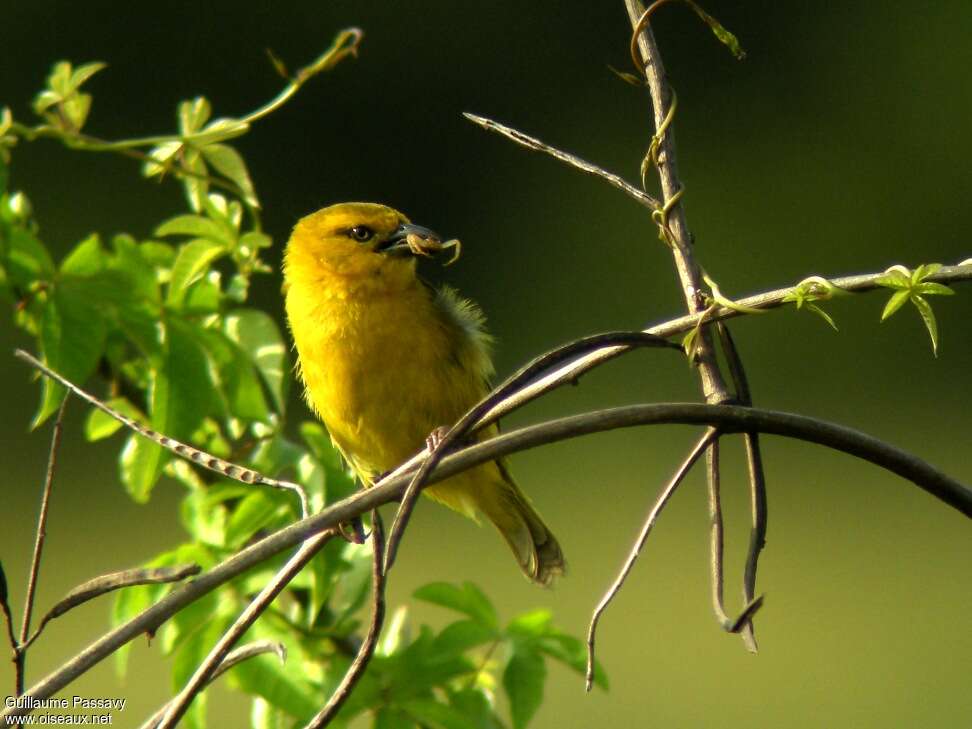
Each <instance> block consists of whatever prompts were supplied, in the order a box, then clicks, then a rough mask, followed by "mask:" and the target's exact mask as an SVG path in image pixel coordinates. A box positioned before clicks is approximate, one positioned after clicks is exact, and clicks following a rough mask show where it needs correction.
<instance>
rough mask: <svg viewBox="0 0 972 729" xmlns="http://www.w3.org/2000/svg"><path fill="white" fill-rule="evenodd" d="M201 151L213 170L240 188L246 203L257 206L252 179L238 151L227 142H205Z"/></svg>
mask: <svg viewBox="0 0 972 729" xmlns="http://www.w3.org/2000/svg"><path fill="white" fill-rule="evenodd" d="M202 153H203V156H204V157H205V158H206V161H207V162H208V163H209V164H210V165H211V166H212V168H213V169H214V170H216V171H217V172H219V174H221V175H222V176H223V177H225V178H227V179H228V180H230V181H231V182H232V183H233V184H234V185H236V186H237V187H238V188H239V189H240V192H241V193H242V197H243V199H244V200H245V201H246V202H247V204H248V205H251V206H253V207H259V202H258V201H257V198H256V192H255V191H254V189H253V181H252V180H251V179H250V173H249V172H247V169H246V162H244V161H243V157H242V156H241V155H240V153H239V152H237V151H236V150H235V149H233V148H232V147H230V146H229V145H227V144H207V145H206V146H205V147H203V148H202Z"/></svg>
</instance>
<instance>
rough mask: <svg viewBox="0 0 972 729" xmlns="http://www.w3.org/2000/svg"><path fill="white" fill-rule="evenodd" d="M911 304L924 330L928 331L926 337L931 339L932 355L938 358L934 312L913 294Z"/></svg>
mask: <svg viewBox="0 0 972 729" xmlns="http://www.w3.org/2000/svg"><path fill="white" fill-rule="evenodd" d="M911 302H912V303H913V304H914V305H915V308H917V309H918V313H919V314H921V320H922V321H923V322H925V329H927V330H928V336H929V337H930V338H931V343H932V354H933V355H935V356H936V357H937V356H938V322H936V321H935V312H934V311H932V307H931V304H929V303H928V302H927V301H926V300H925V299H924V298H923V297H921V296H919V295H918V294H914V295H913V296H912V297H911Z"/></svg>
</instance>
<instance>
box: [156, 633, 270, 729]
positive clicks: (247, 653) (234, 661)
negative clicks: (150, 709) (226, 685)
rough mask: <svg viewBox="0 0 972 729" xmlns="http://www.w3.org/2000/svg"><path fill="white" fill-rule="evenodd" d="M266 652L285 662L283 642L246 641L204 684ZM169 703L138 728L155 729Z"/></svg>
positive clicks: (225, 659)
mask: <svg viewBox="0 0 972 729" xmlns="http://www.w3.org/2000/svg"><path fill="white" fill-rule="evenodd" d="M266 653H276V654H277V657H278V658H279V659H280V662H281V663H285V662H286V660H287V648H286V646H285V645H284V644H283V643H275V642H273V641H272V640H255V641H253V642H252V643H247V644H246V645H242V646H240V647H239V648H237V649H235V650H234V651H232V652H231V653H230V654H229V655H227V656H226V658H224V659H223V660H222V661H221V662H220V664H219V667H218V668H217V669H216V670H215V671H213V675H212V676H210V677H209V680H208V681H207V682H206V685H207V686H208V685H209V684H211V683H212V682H213V681H215V680H216V679H217V678H219V677H220V676H222V675H223V674H224V673H226V672H227V671H228V670H230V669H231V668H233V666H236V665H238V664H240V663H242V662H243V661H247V660H249V659H251V658H256V657H257V656H262V655H264V654H266ZM170 704H171V701H170V702H169V703H166V704H163V706H162V707H161V708H160V709H159V710H158V711H156V712H155V713H154V714H152V716H150V717H149V718H148V719H146V720H145V722H144V723H143V724H142V726H141V727H140V729H156V728H157V727H158V725H159V722H160V721H162V717H163V716H164V715H165V712H166V710H167V709H168V708H169V705H170Z"/></svg>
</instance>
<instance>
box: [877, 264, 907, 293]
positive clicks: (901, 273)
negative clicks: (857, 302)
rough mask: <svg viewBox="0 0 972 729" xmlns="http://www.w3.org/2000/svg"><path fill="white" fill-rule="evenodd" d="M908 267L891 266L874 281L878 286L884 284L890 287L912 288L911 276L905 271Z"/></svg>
mask: <svg viewBox="0 0 972 729" xmlns="http://www.w3.org/2000/svg"><path fill="white" fill-rule="evenodd" d="M907 270H908V269H906V268H904V266H900V267H894V268H889V269H888V270H887V271H885V272H884V273H883V274H881V275H880V276H878V277H877V278H875V279H874V283H876V284H877V285H878V286H884V287H885V288H890V289H910V288H911V276H910V272H909V274H906V273H905V271H907Z"/></svg>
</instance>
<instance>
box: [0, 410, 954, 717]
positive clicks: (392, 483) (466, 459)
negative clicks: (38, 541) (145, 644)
mask: <svg viewBox="0 0 972 729" xmlns="http://www.w3.org/2000/svg"><path fill="white" fill-rule="evenodd" d="M663 423H669V424H670V423H679V424H684V425H711V426H714V427H718V428H719V430H720V431H722V432H723V433H731V432H741V433H745V432H755V431H759V432H763V433H772V434H774V435H782V436H786V437H790V438H797V439H800V440H805V441H808V442H811V443H817V444H819V445H824V446H827V447H829V448H833V449H835V450H838V451H842V452H844V453H848V454H850V455H854V456H857V457H858V458H861V459H864V460H866V461H869V462H871V463H873V464H875V465H877V466H880V467H882V468H885V469H887V470H889V471H891V472H892V473H895V474H897V475H899V476H901V477H903V478H906V479H908V480H909V481H912V482H913V483H914V484H916V485H917V486H919V487H920V488H922V489H923V490H925V491H927V492H928V493H930V494H932V495H933V496H935V497H936V498H938V499H939V500H941V501H943V502H944V503H946V504H948V505H949V506H952V507H953V508H955V509H957V510H958V511H960V512H961V513H963V514H965V515H966V516H968V517H970V518H972V489H970V488H969V487H968V486H967V485H965V484H963V483H961V482H959V481H958V480H956V479H953V478H951V477H950V476H948V475H947V474H945V473H943V472H941V471H939V470H938V469H936V468H935V467H934V466H931V465H929V464H928V463H926V462H925V461H923V460H921V459H920V458H917V457H916V456H913V455H911V454H909V453H907V452H905V451H902V450H900V449H898V448H895V447H893V446H891V445H889V444H887V443H884V442H883V441H880V440H878V439H876V438H873V437H871V436H869V435H866V434H864V433H861V432H859V431H857V430H853V429H851V428H846V427H844V426H840V425H836V424H834V423H829V422H827V421H824V420H818V419H816V418H810V417H806V416H803V415H795V414H792V413H783V412H776V411H771V410H761V409H757V408H747V407H742V406H738V405H707V404H700V403H671V404H660V405H659V404H651V405H629V406H625V407H618V408H609V409H607V410H599V411H594V412H590V413H584V414H581V415H573V416H569V417H565V418H559V419H557V420H552V421H549V422H545V423H540V424H538V425H532V426H528V427H525V428H520V429H519V430H514V431H511V432H508V433H505V434H502V435H499V436H497V437H495V438H491V439H489V440H487V441H483V442H481V443H476V444H475V445H472V446H469V447H467V448H464V449H462V450H460V451H458V452H456V453H454V454H452V455H449V456H447V457H446V458H444V459H443V460H442V463H440V464H439V466H438V467H437V468H436V469H435V470H434V471H433V472H432V474H430V477H429V483H435V482H437V481H441V480H443V479H446V478H449V477H450V476H454V475H455V474H457V473H459V472H461V471H465V470H467V469H469V468H472V467H474V466H478V465H479V464H481V463H486V462H487V461H493V460H496V459H497V458H500V457H502V456H506V455H509V454H511V453H515V452H517V451H521V450H526V449H528V448H534V447H536V446H539V445H543V444H547V443H553V442H556V441H560V440H565V439H568V438H572V437H576V436H579V435H584V434H587V433H596V432H601V431H606V430H613V429H615V428H625V427H632V426H636V425H660V424H663ZM410 477H411V474H410V473H408V472H406V473H401V474H396V475H394V476H389V477H387V478H385V479H382V480H381V481H379V482H378V483H376V484H375V485H374V486H373V487H372V488H370V489H365V490H363V491H360V492H358V493H355V494H353V495H352V496H349V497H348V498H346V499H343V500H341V501H339V502H337V503H336V504H334V505H332V506H330V507H328V508H327V509H324V510H323V511H321V512H319V513H317V514H314V515H312V516H310V517H308V518H306V519H302V520H301V521H299V522H296V523H294V524H291V525H290V526H287V527H284V528H282V529H280V530H279V531H277V532H274V533H273V534H271V535H269V536H267V537H265V538H263V539H261V540H260V541H258V542H256V543H254V544H252V545H250V546H249V547H247V548H246V549H244V550H242V551H240V552H239V553H237V554H235V555H233V556H232V557H230V558H228V559H226V560H225V561H223V562H221V563H220V564H218V565H217V566H215V567H213V568H212V569H211V570H209V571H208V572H204V573H203V574H201V575H200V576H199V577H198V578H196V579H195V580H193V581H192V582H191V583H189V584H187V585H184V586H182V587H180V588H178V589H176V590H175V591H173V592H172V593H171V594H169V595H167V596H166V597H165V598H163V599H162V600H160V601H159V602H157V603H156V604H155V605H153V606H152V607H150V608H148V609H147V610H145V611H143V612H142V613H140V614H139V615H137V616H135V617H134V618H132V619H131V620H129V621H128V622H127V623H125V624H124V625H120V626H118V627H117V628H115V629H114V630H112V631H111V632H109V633H107V634H106V635H104V636H103V637H101V638H99V639H98V640H96V641H95V642H94V643H92V644H91V645H89V646H88V647H87V648H85V649H84V650H82V651H81V652H80V653H79V654H78V655H76V656H75V657H74V658H72V659H70V660H69V661H68V662H66V663H65V664H64V665H62V666H61V667H59V668H57V669H56V670H54V671H53V672H52V673H51V674H49V675H48V676H46V677H45V678H43V679H42V680H41V681H39V682H38V683H36V684H35V685H34V686H32V687H31V688H30V689H29V690H28V691H27V693H28V694H29V695H30V696H32V697H34V698H38V699H40V698H47V697H50V696H52V695H53V694H54V693H56V692H57V691H59V690H61V689H62V688H64V687H65V686H67V685H68V684H69V683H71V681H73V680H74V679H75V678H77V677H78V676H80V675H81V674H83V673H84V672H85V671H87V670H88V669H89V668H91V667H92V666H94V665H96V664H97V663H98V662H100V661H101V660H103V659H104V658H106V657H107V656H109V655H111V654H112V653H113V652H114V651H116V650H117V649H118V648H120V647H121V646H123V645H125V644H126V643H128V642H129V641H131V640H132V639H134V638H135V637H136V636H138V635H140V634H142V633H144V632H152V631H155V630H156V629H157V628H158V627H159V626H160V625H161V624H162V623H164V622H165V621H166V620H168V619H169V618H170V617H172V616H173V615H174V614H175V613H177V612H178V611H179V610H181V609H182V608H184V607H185V606H186V605H189V604H190V603H192V602H194V601H195V600H197V599H199V598H200V597H202V596H203V595H206V594H208V593H209V592H211V591H212V590H214V589H216V588H217V587H219V586H220V585H222V584H223V583H225V582H228V581H229V580H231V579H233V578H234V577H236V576H237V575H239V574H241V573H242V572H244V571H246V570H247V569H250V568H251V567H253V566H255V565H257V564H260V563H261V562H263V561H265V560H267V559H269V558H270V557H272V556H273V555H275V554H277V553H279V552H281V551H282V550H284V549H287V548H290V547H293V546H294V545H296V544H298V543H300V542H302V541H303V540H305V539H308V538H310V537H311V536H312V535H314V534H317V533H318V532H321V531H323V530H325V529H330V528H333V527H337V526H338V525H340V524H342V523H345V522H347V521H350V520H351V519H352V518H354V517H356V516H360V515H362V514H364V513H365V512H367V511H370V510H371V509H374V508H376V507H378V506H380V505H381V504H385V503H388V502H390V501H394V500H397V499H399V498H401V496H402V494H403V492H404V490H405V488H406V486H407V484H408V482H409V479H410ZM27 711H28V710H27V709H17V708H9V709H6V710H5V711H3V712H0V718H3V717H6V716H8V715H11V716H12V715H20V714H23V713H26V712H27Z"/></svg>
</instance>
